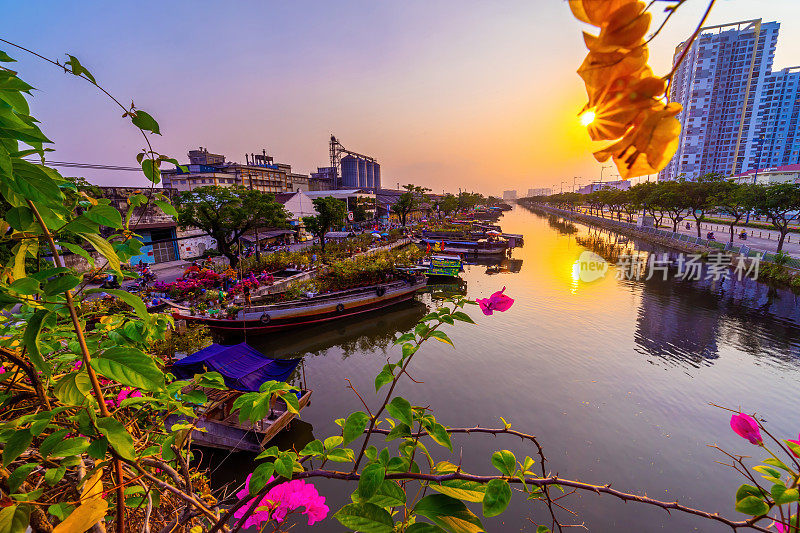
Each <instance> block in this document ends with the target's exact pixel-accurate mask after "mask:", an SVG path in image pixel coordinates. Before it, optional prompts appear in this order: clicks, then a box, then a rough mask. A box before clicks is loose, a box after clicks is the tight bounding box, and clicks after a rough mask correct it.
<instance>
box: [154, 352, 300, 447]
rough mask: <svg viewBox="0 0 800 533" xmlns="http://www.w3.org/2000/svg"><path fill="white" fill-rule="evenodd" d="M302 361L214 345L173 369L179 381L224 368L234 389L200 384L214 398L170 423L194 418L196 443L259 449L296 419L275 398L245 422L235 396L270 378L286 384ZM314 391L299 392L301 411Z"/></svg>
mask: <svg viewBox="0 0 800 533" xmlns="http://www.w3.org/2000/svg"><path fill="white" fill-rule="evenodd" d="M300 361H301V360H300V359H272V358H269V357H265V356H264V355H262V354H261V353H260V352H259V351H258V350H256V349H254V348H252V347H251V346H249V345H248V344H246V343H240V344H236V345H233V346H223V345H220V344H212V345H211V346H208V347H206V348H203V349H202V350H200V351H198V352H195V353H193V354H192V355H190V356H188V357H185V358H184V359H180V360H178V361H176V362H175V363H173V365H172V372H173V373H174V374H175V376H176V377H178V378H179V379H191V378H192V377H193V376H194V375H195V374H199V373H203V372H206V371H214V372H219V373H220V374H221V375H222V377H223V379H224V380H225V385H226V386H227V387H229V389H230V390H218V389H209V388H198V390H202V392H203V393H204V394H205V395H206V397H207V398H208V400H209V403H208V405H207V406H206V407H205V408H204V411H203V412H202V413H201V415H200V416H199V417H198V418H196V419H189V418H187V417H186V416H183V415H169V416H168V417H167V420H166V422H167V424H168V425H169V426H171V425H173V424H175V423H178V422H190V423H192V425H193V426H194V427H195V428H197V429H192V431H191V437H192V440H193V441H194V443H195V444H196V445H199V446H204V447H207V448H218V449H223V450H235V451H249V452H260V451H261V450H263V449H264V448H265V447H266V444H267V443H268V442H269V441H270V440H271V439H272V438H273V437H275V435H277V434H278V433H279V432H280V431H281V430H283V429H284V428H286V427H287V426H288V425H289V423H290V422H291V421H292V420H294V418H295V417H296V416H297V413H294V412H292V411H291V410H290V409H289V408H288V407H287V405H286V402H285V401H284V400H282V399H280V398H276V400H275V402H274V403H273V404H272V405H270V409H269V412H268V413H266V416H264V418H262V419H260V420H256V421H255V423H251V422H250V421H247V420H246V421H244V422H242V421H240V420H239V413H238V411H234V410H233V409H232V407H233V403H234V401H235V400H236V398H237V397H238V396H240V395H242V394H243V393H246V392H257V391H258V390H259V387H260V386H261V385H262V384H263V383H265V382H267V381H282V382H286V381H287V380H288V379H289V377H290V376H291V375H292V374H293V373H294V371H295V369H296V368H297V365H298V364H299V363H300ZM311 392H312V391H311V390H309V389H307V388H306V387H305V385H304V386H303V387H302V388H301V389H300V390H299V391H297V392H296V393H290V394H296V396H297V411H298V412H299V411H302V410H303V409H304V408H305V407H306V406H307V405H308V403H309V401H310V399H311Z"/></svg>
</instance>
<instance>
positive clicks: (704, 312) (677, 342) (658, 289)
mask: <svg viewBox="0 0 800 533" xmlns="http://www.w3.org/2000/svg"><path fill="white" fill-rule="evenodd" d="M641 286H642V289H643V290H642V303H641V306H640V308H639V316H638V317H637V319H636V333H635V336H634V340H635V342H636V344H637V345H638V346H639V347H641V348H643V349H644V350H646V351H647V353H648V354H650V355H654V356H656V357H661V358H665V359H676V360H678V361H679V362H684V363H689V364H691V365H692V366H699V365H701V364H703V363H704V362H706V361H708V360H711V359H716V358H718V357H719V354H718V346H717V336H718V327H719V312H718V311H717V312H715V310H713V309H708V307H709V303H710V301H711V300H710V299H709V298H708V294H707V293H705V291H698V290H693V289H692V288H691V287H686V284H684V283H681V282H676V281H673V280H667V281H662V280H660V279H659V280H656V279H655V278H654V279H651V280H650V281H646V282H642V283H641Z"/></svg>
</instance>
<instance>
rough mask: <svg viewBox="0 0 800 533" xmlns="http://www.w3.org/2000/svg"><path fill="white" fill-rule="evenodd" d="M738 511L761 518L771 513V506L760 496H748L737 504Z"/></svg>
mask: <svg viewBox="0 0 800 533" xmlns="http://www.w3.org/2000/svg"><path fill="white" fill-rule="evenodd" d="M736 510H737V511H739V512H740V513H744V514H748V515H750V516H761V515H763V514H766V513H767V511H769V505H767V503H766V502H765V501H764V500H763V499H762V498H760V497H758V496H746V497H744V498H742V499H741V500H739V501H737V502H736Z"/></svg>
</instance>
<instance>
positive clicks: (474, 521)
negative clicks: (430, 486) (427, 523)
mask: <svg viewBox="0 0 800 533" xmlns="http://www.w3.org/2000/svg"><path fill="white" fill-rule="evenodd" d="M414 512H415V513H417V514H420V515H422V516H424V517H425V518H427V519H428V520H431V521H432V522H434V523H435V524H436V525H438V526H439V527H441V528H443V529H445V530H447V531H450V532H451V533H479V532H481V531H484V527H483V524H481V521H480V519H479V518H478V517H477V516H475V514H474V513H473V512H472V511H470V510H469V509H467V506H466V505H464V503H463V502H461V501H459V500H456V499H455V498H451V497H450V496H447V495H445V494H429V495H427V496H425V497H424V498H422V499H421V500H420V501H419V502H417V505H416V506H415V507H414Z"/></svg>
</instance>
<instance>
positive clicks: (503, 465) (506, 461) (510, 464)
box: [492, 450, 517, 476]
mask: <svg viewBox="0 0 800 533" xmlns="http://www.w3.org/2000/svg"><path fill="white" fill-rule="evenodd" d="M492 464H493V465H494V467H495V468H497V469H498V470H499V471H500V473H501V474H503V475H504V476H513V475H514V471H515V470H516V469H517V459H516V457H514V454H513V453H511V452H510V451H508V450H501V451H499V452H494V453H493V454H492Z"/></svg>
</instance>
